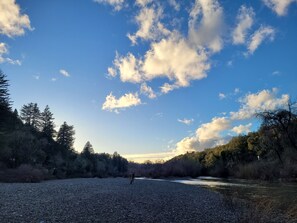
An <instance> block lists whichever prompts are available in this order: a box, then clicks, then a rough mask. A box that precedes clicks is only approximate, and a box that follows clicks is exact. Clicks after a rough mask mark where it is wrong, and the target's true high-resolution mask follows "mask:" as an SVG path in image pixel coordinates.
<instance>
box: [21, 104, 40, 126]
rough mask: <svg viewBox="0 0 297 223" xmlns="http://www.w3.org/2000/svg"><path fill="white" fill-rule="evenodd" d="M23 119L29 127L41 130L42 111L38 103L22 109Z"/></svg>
mask: <svg viewBox="0 0 297 223" xmlns="http://www.w3.org/2000/svg"><path fill="white" fill-rule="evenodd" d="M21 119H22V120H23V122H24V123H25V124H27V125H30V126H32V127H34V128H35V129H38V130H39V129H40V110H39V107H38V105H37V103H29V104H27V105H24V106H23V107H22V109H21Z"/></svg>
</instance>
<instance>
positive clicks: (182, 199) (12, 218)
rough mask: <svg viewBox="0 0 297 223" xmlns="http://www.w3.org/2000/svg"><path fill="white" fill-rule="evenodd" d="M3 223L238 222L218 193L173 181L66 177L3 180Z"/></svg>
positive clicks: (237, 213) (237, 214)
mask: <svg viewBox="0 0 297 223" xmlns="http://www.w3.org/2000/svg"><path fill="white" fill-rule="evenodd" d="M0 204H1V206H0V222H44V223H46V222H238V219H239V218H240V213H241V211H240V210H239V209H238V208H234V207H230V205H227V204H226V202H225V200H224V199H223V197H222V196H221V195H220V194H219V193H215V192H212V191H209V190H206V189H203V188H200V187H193V186H190V185H182V184H177V183H171V182H161V181H148V180H136V181H135V182H134V184H132V185H130V184H129V180H128V179H124V178H107V179H98V178H92V179H67V180H52V181H45V182H41V183H37V184H32V183H26V184H24V183H16V184H9V183H0Z"/></svg>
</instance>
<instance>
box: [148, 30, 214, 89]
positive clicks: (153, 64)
mask: <svg viewBox="0 0 297 223" xmlns="http://www.w3.org/2000/svg"><path fill="white" fill-rule="evenodd" d="M207 60H208V57H207V55H206V54H205V52H204V51H203V50H201V51H196V50H194V49H193V48H191V47H190V46H189V45H188V43H187V42H186V41H185V40H184V39H183V38H179V37H177V36H176V35H174V36H173V37H171V38H169V39H163V40H161V41H160V42H158V43H153V44H152V45H151V49H150V50H149V51H148V52H147V53H146V55H145V60H144V62H143V71H144V75H145V77H146V79H154V78H157V77H167V78H169V79H170V80H174V81H175V84H176V85H178V86H183V87H186V86H188V85H189V82H190V81H191V80H198V79H202V78H204V77H206V76H207V75H206V71H207V70H208V69H209V67H210V65H209V64H208V61H207Z"/></svg>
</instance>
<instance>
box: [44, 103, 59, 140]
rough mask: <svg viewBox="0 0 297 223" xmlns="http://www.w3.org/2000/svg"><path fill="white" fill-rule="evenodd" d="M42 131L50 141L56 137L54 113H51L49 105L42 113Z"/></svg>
mask: <svg viewBox="0 0 297 223" xmlns="http://www.w3.org/2000/svg"><path fill="white" fill-rule="evenodd" d="M40 119H41V123H40V128H41V131H42V132H43V133H44V134H45V135H46V136H47V137H48V138H50V139H53V138H54V137H55V135H56V133H57V132H56V130H55V123H54V121H53V120H54V118H53V113H52V112H51V111H50V108H49V106H48V105H47V106H46V107H45V109H44V111H43V112H42V113H41V118H40Z"/></svg>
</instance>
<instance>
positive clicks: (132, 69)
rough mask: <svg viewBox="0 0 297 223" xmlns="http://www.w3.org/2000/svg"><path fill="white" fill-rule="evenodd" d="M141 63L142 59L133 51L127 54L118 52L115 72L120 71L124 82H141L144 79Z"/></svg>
mask: <svg viewBox="0 0 297 223" xmlns="http://www.w3.org/2000/svg"><path fill="white" fill-rule="evenodd" d="M141 65H142V61H141V60H138V59H137V58H136V57H135V56H134V55H133V54H132V53H128V54H127V56H119V55H118V54H117V56H116V58H115V60H114V66H115V70H114V72H117V71H119V74H120V78H121V80H122V81H123V82H131V83H140V82H142V81H143V75H141Z"/></svg>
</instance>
